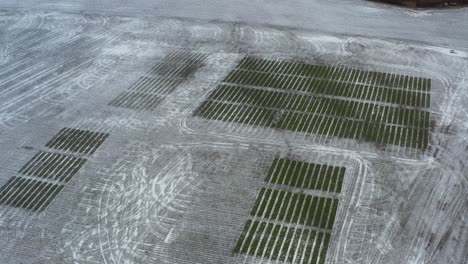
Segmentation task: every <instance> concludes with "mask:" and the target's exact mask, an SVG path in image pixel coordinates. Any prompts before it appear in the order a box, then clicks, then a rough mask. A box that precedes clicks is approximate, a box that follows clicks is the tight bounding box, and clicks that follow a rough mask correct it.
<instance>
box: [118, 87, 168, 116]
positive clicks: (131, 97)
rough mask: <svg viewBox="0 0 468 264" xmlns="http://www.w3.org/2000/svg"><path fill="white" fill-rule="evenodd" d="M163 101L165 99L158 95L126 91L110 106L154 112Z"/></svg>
mask: <svg viewBox="0 0 468 264" xmlns="http://www.w3.org/2000/svg"><path fill="white" fill-rule="evenodd" d="M163 99H164V97H162V96H160V95H157V94H152V93H140V92H133V91H125V92H122V93H121V94H120V95H119V96H117V97H116V98H115V99H113V100H112V101H111V102H110V103H109V105H110V106H115V107H124V108H130V109H134V110H147V111H152V110H154V109H156V107H158V105H159V103H160V102H161V101H162V100H163Z"/></svg>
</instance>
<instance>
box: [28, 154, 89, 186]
mask: <svg viewBox="0 0 468 264" xmlns="http://www.w3.org/2000/svg"><path fill="white" fill-rule="evenodd" d="M85 162H86V159H83V158H78V157H73V156H68V155H62V154H55V153H49V152H42V151H41V152H39V153H37V154H36V155H35V156H34V157H33V158H32V159H31V160H30V161H29V162H28V163H26V165H24V166H23V167H22V168H21V169H20V171H19V173H21V174H23V175H28V176H35V177H40V178H44V179H50V180H56V181H61V182H69V181H70V180H71V178H72V177H73V176H74V175H75V174H76V173H77V172H78V170H79V169H80V168H81V167H82V166H83V165H84V163H85Z"/></svg>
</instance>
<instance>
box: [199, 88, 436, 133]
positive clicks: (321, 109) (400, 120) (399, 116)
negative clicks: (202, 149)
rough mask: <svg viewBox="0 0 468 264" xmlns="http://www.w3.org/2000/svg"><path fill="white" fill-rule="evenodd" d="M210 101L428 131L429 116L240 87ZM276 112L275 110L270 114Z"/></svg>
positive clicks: (219, 93)
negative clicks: (419, 128)
mask: <svg viewBox="0 0 468 264" xmlns="http://www.w3.org/2000/svg"><path fill="white" fill-rule="evenodd" d="M208 100H216V101H223V102H230V103H241V104H249V105H252V106H255V107H260V108H273V109H278V110H289V111H299V112H306V113H314V114H324V115H330V116H338V117H345V118H350V119H358V120H370V121H373V122H376V123H382V122H383V123H391V124H397V125H405V126H414V127H421V128H428V127H429V112H427V111H421V110H417V109H405V108H401V107H391V106H382V105H377V104H371V103H362V102H356V101H347V100H342V99H332V98H324V97H313V96H309V95H304V94H291V93H285V92H277V91H270V90H260V89H250V88H243V87H237V86H226V85H223V86H220V87H219V88H218V89H216V90H215V91H214V92H213V93H212V94H211V95H210V96H209V97H208ZM271 111H273V110H271Z"/></svg>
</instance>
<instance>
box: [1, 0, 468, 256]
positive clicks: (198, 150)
mask: <svg viewBox="0 0 468 264" xmlns="http://www.w3.org/2000/svg"><path fill="white" fill-rule="evenodd" d="M110 2H112V4H111V3H110ZM124 2H127V1H117V2H116V1H71V0H70V1H60V2H59V1H44V0H43V1H34V0H25V1H21V2H19V1H10V0H6V1H2V3H1V4H0V7H2V8H4V9H3V10H2V11H0V32H1V35H0V43H1V45H0V87H1V88H0V146H1V148H0V184H1V185H3V184H4V183H6V182H7V181H8V180H9V179H10V177H12V176H15V175H17V174H18V171H19V170H20V169H21V168H22V167H23V165H25V164H26V163H27V162H28V161H29V160H30V159H31V158H32V157H33V156H34V155H35V154H36V153H37V152H38V151H49V152H57V150H54V149H51V148H48V147H46V144H47V142H48V141H49V140H50V139H51V138H52V137H53V136H54V135H55V134H57V133H58V132H59V131H60V130H61V129H62V128H64V127H71V128H81V129H86V130H90V131H99V132H105V133H109V137H108V138H107V139H106V140H105V141H104V143H103V144H102V146H100V147H99V149H98V150H97V151H96V152H95V153H94V154H89V155H88V154H87V155H81V154H80V155H79V157H82V158H86V159H87V162H86V164H85V165H84V166H83V167H82V168H81V169H80V170H79V172H78V173H77V174H76V175H75V176H74V177H73V178H72V180H71V181H70V182H69V183H67V184H65V185H64V188H63V190H62V191H61V192H60V193H59V195H58V196H57V197H56V198H55V199H54V200H53V201H52V203H51V204H50V205H49V206H48V208H47V209H46V210H44V211H42V212H32V211H28V210H25V209H21V208H14V207H10V206H0V263H267V262H268V260H265V259H260V258H255V257H252V256H247V255H239V254H233V253H232V250H233V248H234V245H235V243H236V241H237V239H238V238H239V235H240V233H241V231H242V228H243V226H244V223H245V221H246V220H248V219H250V218H249V212H250V210H251V208H252V206H253V204H254V202H255V199H256V195H257V193H258V190H259V189H260V188H262V187H265V182H264V180H263V179H264V177H265V175H266V173H267V171H268V169H269V166H270V164H271V161H272V159H273V157H275V156H277V155H279V156H282V157H289V158H292V159H299V160H304V161H307V162H312V163H324V164H330V165H335V166H345V167H346V168H347V173H346V176H345V182H344V187H343V192H342V193H341V195H340V207H339V210H338V214H337V217H336V222H335V226H334V228H333V234H332V240H331V242H330V246H329V252H328V254H327V259H326V263H369V264H371V263H372V264H373V263H463V262H464V261H466V259H467V256H468V251H467V250H466V248H467V247H468V229H467V223H466V221H467V217H468V215H467V212H468V210H467V209H468V205H467V188H468V186H467V180H468V175H467V173H466V165H467V159H468V133H467V131H468V104H467V101H468V91H467V87H468V53H467V52H468V49H467V47H468V45H467V44H468V33H466V32H465V29H464V27H463V25H464V24H466V22H467V21H466V20H467V17H468V12H467V10H466V9H456V10H436V11H410V10H405V9H400V8H393V7H388V6H380V5H377V4H374V3H368V2H366V1H326V2H327V3H326V4H324V3H323V1H290V2H286V1H231V2H224V1H203V5H201V4H200V3H199V2H198V1H181V0H178V1H159V2H158V3H156V2H151V1H135V2H134V3H133V4H126V5H124V4H123V3H124ZM329 2H330V3H329ZM357 3H359V4H362V5H357ZM338 6H339V7H341V8H339V7H338ZM175 50H190V51H192V52H197V53H202V54H205V55H206V58H205V60H204V62H203V66H202V67H200V68H198V69H197V71H196V72H195V73H194V74H193V75H191V76H189V77H187V78H186V79H184V80H183V82H181V84H180V85H179V86H178V87H177V88H176V89H175V90H174V91H173V92H172V93H170V94H168V95H167V96H165V97H164V99H163V100H162V101H161V103H160V104H159V106H158V107H157V108H156V109H155V110H154V111H143V110H134V109H128V108H121V107H119V108H117V107H113V106H110V105H108V104H109V103H110V102H111V101H112V100H113V99H114V98H116V97H117V96H118V95H119V94H120V93H121V92H123V91H126V90H127V89H128V88H129V87H130V86H131V85H132V84H133V83H134V82H135V81H136V80H137V79H138V78H139V77H141V76H143V75H145V73H146V72H148V70H149V69H150V68H151V67H152V66H153V65H155V64H156V63H158V62H159V61H161V60H163V58H164V56H165V55H167V54H169V53H170V52H173V51H175ZM246 54H249V55H255V56H259V57H265V58H275V59H284V60H296V61H304V62H308V63H320V64H333V65H341V66H346V67H354V68H359V69H364V70H377V71H384V72H394V73H402V74H410V75H414V76H421V77H427V78H431V79H432V80H433V86H432V105H431V141H430V145H431V146H430V149H428V150H427V151H425V152H424V153H419V152H411V151H406V150H401V149H398V148H392V147H389V148H381V147H379V146H375V145H373V144H370V143H364V142H356V141H351V140H346V141H345V140H340V139H332V140H330V139H328V138H322V137H316V136H312V137H302V136H301V137H298V136H297V135H295V134H294V133H292V132H282V131H272V130H269V129H260V128H257V127H253V126H246V125H238V124H234V123H230V124H228V125H226V124H223V123H221V122H217V121H207V120H203V119H200V118H194V117H192V115H191V114H192V112H193V111H194V110H195V109H196V108H197V107H198V105H199V104H200V103H201V102H202V101H203V100H204V98H206V96H207V95H208V94H209V93H210V92H211V91H212V90H213V89H215V88H216V86H217V84H219V82H220V81H222V79H223V78H224V77H225V76H226V75H227V74H228V73H229V72H230V71H231V70H232V68H233V67H235V66H236V65H237V63H238V62H239V60H240V59H241V58H242V57H243V56H245V55H246ZM60 153H62V152H60ZM67 155H68V154H67ZM271 263H274V262H271Z"/></svg>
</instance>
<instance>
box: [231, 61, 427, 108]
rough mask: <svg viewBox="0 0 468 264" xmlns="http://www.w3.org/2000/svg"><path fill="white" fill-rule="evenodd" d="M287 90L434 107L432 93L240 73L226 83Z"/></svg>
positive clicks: (257, 73)
mask: <svg viewBox="0 0 468 264" xmlns="http://www.w3.org/2000/svg"><path fill="white" fill-rule="evenodd" d="M224 82H226V83H235V84H242V85H252V86H256V87H268V88H275V89H281V90H286V91H301V92H307V93H312V94H317V95H328V96H341V97H348V98H354V99H362V100H368V101H376V102H383V103H389V104H396V105H404V106H414V107H421V108H425V107H427V108H428V107H430V94H429V93H423V92H415V91H407V90H403V89H393V88H388V87H374V86H369V85H364V84H360V83H354V82H338V81H335V80H324V79H310V78H305V77H300V76H290V75H279V74H273V73H264V72H249V71H242V70H236V71H234V72H233V73H231V74H230V75H229V77H228V78H227V79H226V80H225V81H224Z"/></svg>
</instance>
